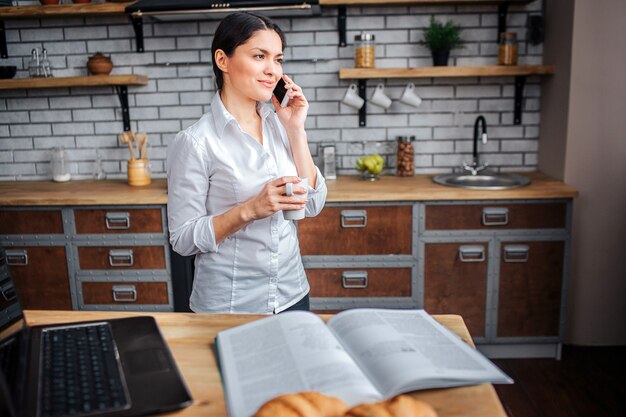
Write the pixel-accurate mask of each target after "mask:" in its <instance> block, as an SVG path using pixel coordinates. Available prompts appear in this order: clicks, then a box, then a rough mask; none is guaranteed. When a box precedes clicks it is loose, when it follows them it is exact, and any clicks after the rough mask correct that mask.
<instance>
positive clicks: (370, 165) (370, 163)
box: [363, 155, 376, 174]
mask: <svg viewBox="0 0 626 417" xmlns="http://www.w3.org/2000/svg"><path fill="white" fill-rule="evenodd" d="M363 165H364V166H365V168H366V169H367V170H368V171H369V172H371V173H372V174H375V173H376V172H374V171H376V160H375V159H374V158H372V156H371V155H370V156H367V157H365V159H364V160H363Z"/></svg>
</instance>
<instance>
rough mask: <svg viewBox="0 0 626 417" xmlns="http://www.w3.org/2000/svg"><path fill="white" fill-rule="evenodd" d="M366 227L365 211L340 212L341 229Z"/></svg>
mask: <svg viewBox="0 0 626 417" xmlns="http://www.w3.org/2000/svg"><path fill="white" fill-rule="evenodd" d="M365 226H367V210H341V227H342V228H344V229H345V228H349V227H365Z"/></svg>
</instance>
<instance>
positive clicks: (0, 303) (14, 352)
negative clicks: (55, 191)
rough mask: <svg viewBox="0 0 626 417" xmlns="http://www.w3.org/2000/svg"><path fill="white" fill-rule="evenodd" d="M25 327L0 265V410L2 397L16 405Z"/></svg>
mask: <svg viewBox="0 0 626 417" xmlns="http://www.w3.org/2000/svg"><path fill="white" fill-rule="evenodd" d="M0 255H1V254H0ZM25 326H26V323H25V320H24V315H23V314H22V307H21V305H20V302H19V300H18V298H17V292H16V291H15V287H14V286H13V281H12V280H11V276H10V275H9V273H8V268H7V267H6V265H4V266H3V265H0V410H2V409H3V407H4V406H7V401H8V399H7V398H2V397H3V396H7V395H8V396H9V397H11V399H12V403H14V404H16V403H18V401H17V388H18V386H19V381H18V380H17V378H18V364H19V362H20V356H19V355H20V345H19V344H20V340H21V337H20V335H21V334H22V332H21V330H22V329H23V328H24V327H25ZM2 379H4V381H2ZM6 390H8V391H9V392H8V393H7V392H6ZM3 391H4V392H3ZM3 415H4V414H3Z"/></svg>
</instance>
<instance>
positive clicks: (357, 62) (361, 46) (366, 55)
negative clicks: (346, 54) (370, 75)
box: [354, 32, 376, 68]
mask: <svg viewBox="0 0 626 417" xmlns="http://www.w3.org/2000/svg"><path fill="white" fill-rule="evenodd" d="M375 40H376V37H375V36H374V35H373V34H371V33H367V32H361V33H360V34H358V35H356V36H355V37H354V41H355V43H356V55H355V57H354V66H355V67H356V68H376V54H375V52H376V44H375V43H374V41H375Z"/></svg>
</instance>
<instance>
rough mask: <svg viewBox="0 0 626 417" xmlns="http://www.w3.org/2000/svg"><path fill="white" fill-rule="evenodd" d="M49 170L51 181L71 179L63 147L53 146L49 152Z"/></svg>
mask: <svg viewBox="0 0 626 417" xmlns="http://www.w3.org/2000/svg"><path fill="white" fill-rule="evenodd" d="M50 171H51V172H52V181H55V182H67V181H69V180H70V179H71V177H72V175H71V174H70V169H69V164H68V162H67V159H66V157H65V150H63V148H54V149H52V153H51V154H50Z"/></svg>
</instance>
